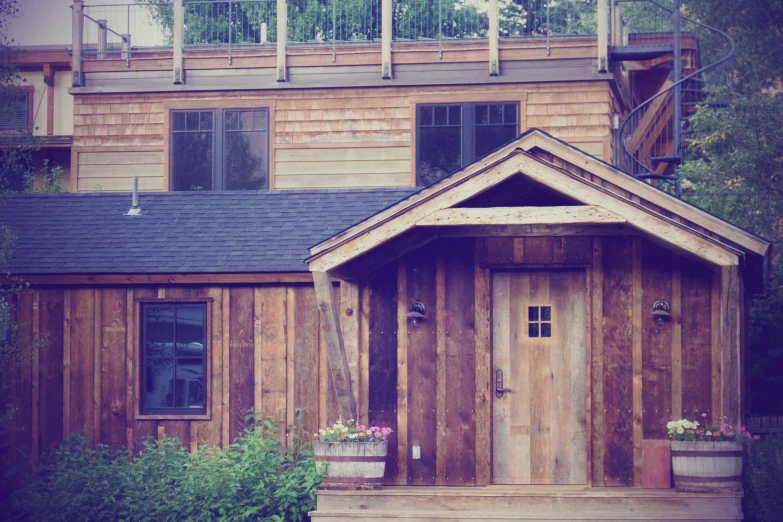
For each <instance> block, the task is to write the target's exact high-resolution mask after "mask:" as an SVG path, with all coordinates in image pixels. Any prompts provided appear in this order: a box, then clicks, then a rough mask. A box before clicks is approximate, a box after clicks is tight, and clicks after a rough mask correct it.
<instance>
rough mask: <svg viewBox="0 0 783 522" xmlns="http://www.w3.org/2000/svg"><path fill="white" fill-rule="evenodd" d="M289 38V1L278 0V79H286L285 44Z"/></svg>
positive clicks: (282, 80)
mask: <svg viewBox="0 0 783 522" xmlns="http://www.w3.org/2000/svg"><path fill="white" fill-rule="evenodd" d="M287 40H288V3H287V2H286V0H277V81H278V82H284V81H286V76H287V75H286V66H285V53H286V51H285V44H286V41H287Z"/></svg>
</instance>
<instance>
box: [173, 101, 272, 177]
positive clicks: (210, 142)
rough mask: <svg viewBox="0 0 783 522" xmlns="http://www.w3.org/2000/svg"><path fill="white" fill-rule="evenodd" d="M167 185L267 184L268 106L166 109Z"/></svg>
mask: <svg viewBox="0 0 783 522" xmlns="http://www.w3.org/2000/svg"><path fill="white" fill-rule="evenodd" d="M170 161H171V165H170V172H171V187H170V188H171V190H184V191H187V190H265V189H267V188H269V110H268V109H212V110H173V111H171V153H170Z"/></svg>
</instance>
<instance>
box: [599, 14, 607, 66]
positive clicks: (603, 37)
mask: <svg viewBox="0 0 783 522" xmlns="http://www.w3.org/2000/svg"><path fill="white" fill-rule="evenodd" d="M607 70H609V0H598V72H606V71H607Z"/></svg>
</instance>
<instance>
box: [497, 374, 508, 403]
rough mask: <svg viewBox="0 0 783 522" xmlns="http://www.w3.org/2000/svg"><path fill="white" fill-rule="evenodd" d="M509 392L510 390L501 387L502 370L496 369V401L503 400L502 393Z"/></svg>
mask: <svg viewBox="0 0 783 522" xmlns="http://www.w3.org/2000/svg"><path fill="white" fill-rule="evenodd" d="M510 391H511V388H504V387H503V370H501V369H500V368H498V369H497V370H495V396H496V397H497V398H498V399H502V398H503V394H504V393H508V392H510Z"/></svg>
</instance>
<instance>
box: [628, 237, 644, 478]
mask: <svg viewBox="0 0 783 522" xmlns="http://www.w3.org/2000/svg"><path fill="white" fill-rule="evenodd" d="M632 256H633V260H632V268H631V281H632V288H631V294H632V297H631V308H632V311H631V322H632V324H633V330H632V338H631V352H632V353H631V367H632V384H631V393H632V407H633V483H634V486H637V487H638V486H641V485H642V439H643V438H644V430H643V418H642V416H643V415H644V411H643V403H642V366H643V359H642V357H643V356H642V328H643V326H642V322H643V320H644V316H643V314H644V312H643V311H642V238H641V237H638V236H636V237H634V238H633V253H632Z"/></svg>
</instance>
